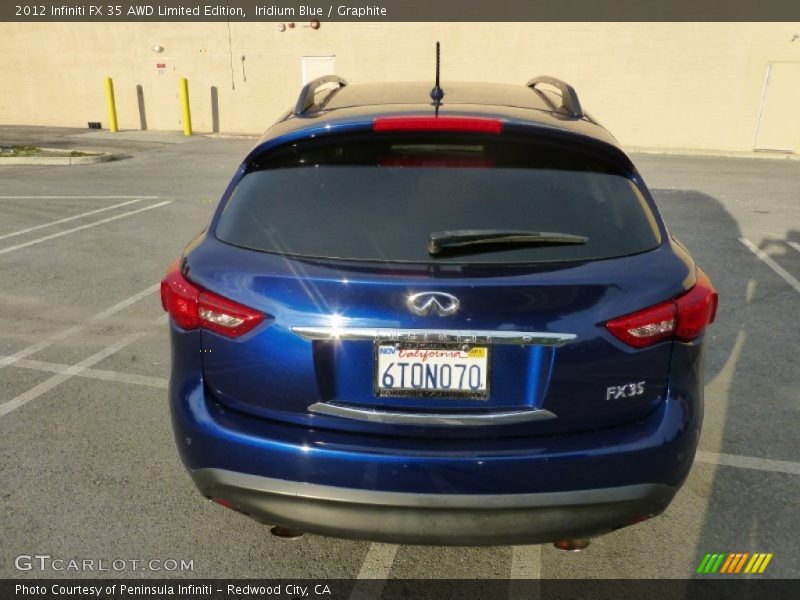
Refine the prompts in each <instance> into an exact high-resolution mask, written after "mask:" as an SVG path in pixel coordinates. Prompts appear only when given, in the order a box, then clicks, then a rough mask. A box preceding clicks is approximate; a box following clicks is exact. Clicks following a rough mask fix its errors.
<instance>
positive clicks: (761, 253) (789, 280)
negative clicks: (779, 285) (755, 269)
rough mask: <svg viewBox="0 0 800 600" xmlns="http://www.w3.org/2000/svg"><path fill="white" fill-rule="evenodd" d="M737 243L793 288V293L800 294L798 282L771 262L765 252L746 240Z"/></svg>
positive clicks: (799, 283)
mask: <svg viewBox="0 0 800 600" xmlns="http://www.w3.org/2000/svg"><path fill="white" fill-rule="evenodd" d="M739 241H740V242H742V243H743V244H744V245H745V247H746V248H747V249H748V250H750V252H752V253H753V254H755V255H756V256H757V257H758V258H760V259H761V261H762V262H763V263H764V264H765V265H767V266H768V267H769V268H770V269H772V270H773V271H775V273H777V274H778V276H779V277H780V278H781V279H783V280H784V281H785V282H786V283H788V284H789V285H790V286H792V287H793V288H794V291H796V292H797V293H798V294H800V281H798V280H797V278H795V277H794V276H793V275H792V274H791V273H789V271H787V270H786V269H784V268H783V267H782V266H780V265H779V264H778V263H776V262H775V261H774V260H772V258H771V257H770V256H769V255H767V253H766V252H764V251H763V250H761V249H760V248H759V247H758V246H756V245H755V244H754V243H753V242H751V241H750V240H748V239H747V238H739Z"/></svg>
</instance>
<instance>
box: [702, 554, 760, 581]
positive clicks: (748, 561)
mask: <svg viewBox="0 0 800 600" xmlns="http://www.w3.org/2000/svg"><path fill="white" fill-rule="evenodd" d="M771 560H772V553H771V552H770V553H764V552H754V553H752V554H751V553H749V552H731V553H725V552H717V553H714V554H711V553H709V554H706V555H705V556H704V557H703V560H702V561H700V565H699V566H698V567H697V571H695V572H696V573H698V574H700V575H713V574H715V573H720V574H725V575H733V574H737V573H749V574H751V575H761V573H763V572H764V570H765V569H766V568H767V565H768V564H769V561H771Z"/></svg>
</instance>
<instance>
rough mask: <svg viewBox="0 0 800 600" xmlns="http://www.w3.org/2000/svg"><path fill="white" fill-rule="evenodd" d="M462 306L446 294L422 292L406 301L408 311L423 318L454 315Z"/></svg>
mask: <svg viewBox="0 0 800 600" xmlns="http://www.w3.org/2000/svg"><path fill="white" fill-rule="evenodd" d="M460 304H461V303H460V302H459V301H458V298H456V297H455V296H453V294H447V293H445V292H420V293H418V294H411V295H410V296H409V297H408V299H407V300H406V306H407V307H408V310H410V311H411V312H412V313H414V314H415V315H419V316H421V317H427V316H428V315H431V314H436V315H438V316H440V317H447V316H449V315H454V314H456V311H458V307H459V305H460Z"/></svg>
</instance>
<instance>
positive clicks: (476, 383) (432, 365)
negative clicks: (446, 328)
mask: <svg viewBox="0 0 800 600" xmlns="http://www.w3.org/2000/svg"><path fill="white" fill-rule="evenodd" d="M375 394H376V395H377V396H423V397H441V398H454V399H470V400H486V399H487V398H488V397H489V347H488V346H468V347H464V346H463V345H451V344H437V343H427V342H426V343H413V342H404V343H393V342H385V343H378V344H376V346H375Z"/></svg>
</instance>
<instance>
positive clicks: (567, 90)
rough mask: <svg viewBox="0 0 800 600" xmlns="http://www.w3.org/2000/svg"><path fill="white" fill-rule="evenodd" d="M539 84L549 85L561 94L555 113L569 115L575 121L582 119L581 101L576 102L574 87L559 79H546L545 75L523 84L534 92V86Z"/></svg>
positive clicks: (576, 95)
mask: <svg viewBox="0 0 800 600" xmlns="http://www.w3.org/2000/svg"><path fill="white" fill-rule="evenodd" d="M539 84H545V85H551V86H553V87H555V88H557V89H558V90H559V91H560V92H561V105H560V106H558V107H555V108H556V111H557V112H560V113H562V114H566V115H569V116H570V117H574V118H576V119H581V118H583V116H584V113H583V108H581V101H580V100H578V93H577V92H576V91H575V88H574V87H572V86H571V85H570V84H568V83H566V82H564V81H561V80H560V79H556V78H555V77H548V76H546V75H540V76H539V77H534V78H533V79H531V80H530V81H528V83H526V84H525V87H529V88H531V89H533V90H535V89H536V86H537V85H539ZM545 99H546V100H548V101H549V98H547V97H546V96H545Z"/></svg>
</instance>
